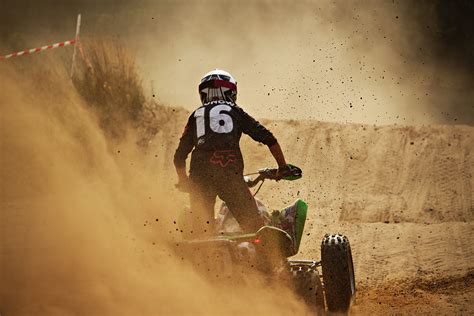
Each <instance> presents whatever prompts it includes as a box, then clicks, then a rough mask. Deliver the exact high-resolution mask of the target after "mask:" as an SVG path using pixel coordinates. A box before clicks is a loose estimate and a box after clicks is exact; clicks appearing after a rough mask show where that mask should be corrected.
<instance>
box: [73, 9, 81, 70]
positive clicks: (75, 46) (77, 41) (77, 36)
mask: <svg viewBox="0 0 474 316" xmlns="http://www.w3.org/2000/svg"><path fill="white" fill-rule="evenodd" d="M80 30H81V14H80V13H79V14H78V15H77V24H76V44H75V45H74V52H73V53H72V63H71V79H72V76H73V75H74V63H75V61H76V51H77V45H79V32H80Z"/></svg>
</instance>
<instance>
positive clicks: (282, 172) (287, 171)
mask: <svg viewBox="0 0 474 316" xmlns="http://www.w3.org/2000/svg"><path fill="white" fill-rule="evenodd" d="M291 175H292V171H291V168H290V166H289V165H283V166H280V167H278V172H277V176H276V180H277V181H278V180H281V179H282V178H284V177H287V176H291Z"/></svg>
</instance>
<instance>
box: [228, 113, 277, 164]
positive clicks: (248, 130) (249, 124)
mask: <svg viewBox="0 0 474 316" xmlns="http://www.w3.org/2000/svg"><path fill="white" fill-rule="evenodd" d="M236 110H237V111H238V113H239V116H240V120H241V124H240V125H241V126H242V132H244V133H245V134H248V135H249V136H250V137H252V139H253V140H255V141H258V142H260V143H263V144H265V145H267V146H268V148H269V149H270V152H271V153H272V155H273V157H274V158H275V160H276V162H277V164H278V166H279V167H284V166H286V160H285V156H284V155H283V152H282V150H281V147H280V145H279V144H278V141H277V139H276V138H275V136H273V134H272V133H271V132H270V131H269V130H268V129H267V128H265V126H263V125H262V124H260V123H259V122H258V121H257V120H255V119H254V118H253V117H251V116H250V115H249V114H247V113H246V112H245V111H244V110H243V109H242V108H240V107H238V106H236Z"/></svg>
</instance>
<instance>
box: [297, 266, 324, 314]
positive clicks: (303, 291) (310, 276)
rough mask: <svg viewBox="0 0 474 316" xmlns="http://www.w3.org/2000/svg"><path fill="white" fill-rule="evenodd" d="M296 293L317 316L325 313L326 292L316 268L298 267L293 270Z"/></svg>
mask: <svg viewBox="0 0 474 316" xmlns="http://www.w3.org/2000/svg"><path fill="white" fill-rule="evenodd" d="M291 270H292V271H291V272H292V274H293V284H294V287H295V290H296V293H297V294H298V295H299V297H301V298H302V299H303V300H304V302H305V303H306V305H308V307H309V308H310V309H311V311H313V312H314V314H316V315H322V314H323V313H324V310H325V308H324V292H323V285H322V284H321V279H320V277H319V273H318V271H317V270H316V268H313V267H308V266H296V267H292V269H291Z"/></svg>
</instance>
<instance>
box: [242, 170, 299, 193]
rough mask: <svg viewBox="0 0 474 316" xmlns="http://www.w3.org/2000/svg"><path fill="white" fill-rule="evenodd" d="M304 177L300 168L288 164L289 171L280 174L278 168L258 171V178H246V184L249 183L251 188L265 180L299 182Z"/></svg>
mask: <svg viewBox="0 0 474 316" xmlns="http://www.w3.org/2000/svg"><path fill="white" fill-rule="evenodd" d="M302 176H303V172H302V170H301V169H300V168H298V167H296V166H294V165H290V164H288V169H287V170H285V171H284V172H283V173H280V172H279V169H278V168H264V169H260V170H258V176H257V177H256V178H255V179H252V178H250V177H245V182H246V183H247V185H248V187H249V188H252V187H254V186H256V185H257V184H258V183H259V182H261V181H265V180H267V179H268V180H275V181H278V180H289V181H293V180H297V179H300V178H301V177H302Z"/></svg>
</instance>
